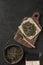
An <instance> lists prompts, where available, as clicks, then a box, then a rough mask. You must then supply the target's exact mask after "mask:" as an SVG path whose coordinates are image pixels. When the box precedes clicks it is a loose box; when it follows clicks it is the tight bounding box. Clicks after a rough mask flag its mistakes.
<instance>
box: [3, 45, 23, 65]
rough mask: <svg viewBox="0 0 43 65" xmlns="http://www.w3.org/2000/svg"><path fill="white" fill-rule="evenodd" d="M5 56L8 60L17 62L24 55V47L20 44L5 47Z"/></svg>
mask: <svg viewBox="0 0 43 65" xmlns="http://www.w3.org/2000/svg"><path fill="white" fill-rule="evenodd" d="M4 56H5V59H6V61H7V62H9V63H11V64H15V63H17V62H19V61H20V60H21V59H22V57H23V49H22V48H21V47H20V46H17V45H12V46H8V47H7V48H6V49H5V52H4Z"/></svg>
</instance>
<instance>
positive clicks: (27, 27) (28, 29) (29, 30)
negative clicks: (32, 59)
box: [22, 22, 36, 36]
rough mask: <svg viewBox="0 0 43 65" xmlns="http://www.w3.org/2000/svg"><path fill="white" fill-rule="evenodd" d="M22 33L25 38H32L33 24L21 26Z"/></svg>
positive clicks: (34, 29)
mask: <svg viewBox="0 0 43 65" xmlns="http://www.w3.org/2000/svg"><path fill="white" fill-rule="evenodd" d="M22 28H23V31H24V33H25V34H26V35H27V36H33V35H35V33H36V27H35V25H34V24H32V23H30V22H27V23H25V24H23V25H22Z"/></svg>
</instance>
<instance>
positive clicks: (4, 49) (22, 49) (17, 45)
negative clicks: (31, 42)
mask: <svg viewBox="0 0 43 65" xmlns="http://www.w3.org/2000/svg"><path fill="white" fill-rule="evenodd" d="M12 46H17V47H19V48H20V49H21V50H22V55H21V57H20V58H19V59H18V60H17V61H16V62H14V63H10V62H9V61H8V60H7V59H6V58H5V51H6V49H7V48H9V47H12ZM23 55H24V53H23V48H22V47H21V46H20V45H18V44H11V45H7V46H6V47H5V48H4V51H3V57H4V60H5V61H6V62H7V63H9V64H17V63H18V62H19V61H21V59H22V58H23Z"/></svg>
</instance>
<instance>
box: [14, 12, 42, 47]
mask: <svg viewBox="0 0 43 65" xmlns="http://www.w3.org/2000/svg"><path fill="white" fill-rule="evenodd" d="M28 18H29V17H25V18H23V20H22V22H23V21H25V20H28ZM30 18H31V19H32V20H33V21H34V22H35V24H36V25H37V26H38V27H39V29H40V30H41V29H42V27H41V25H40V23H39V18H40V14H39V12H35V13H33V15H32V16H31V17H30ZM39 33H40V32H39ZM39 33H38V34H37V35H36V36H35V37H34V38H32V39H29V38H27V37H26V36H25V35H24V34H23V33H22V32H21V30H20V29H19V28H18V30H17V32H16V34H15V35H14V40H15V41H17V42H18V43H20V44H22V45H24V46H26V47H28V48H35V45H34V44H35V42H36V40H37V38H38V36H39Z"/></svg>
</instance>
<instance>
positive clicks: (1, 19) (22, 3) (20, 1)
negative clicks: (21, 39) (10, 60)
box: [0, 0, 43, 65]
mask: <svg viewBox="0 0 43 65" xmlns="http://www.w3.org/2000/svg"><path fill="white" fill-rule="evenodd" d="M35 11H39V13H40V14H41V17H40V24H41V26H42V27H43V0H0V65H9V64H7V63H6V62H5V60H4V57H3V51H4V48H5V47H6V46H7V45H11V44H14V43H16V42H15V41H14V40H13V37H14V33H15V32H16V31H17V27H18V25H20V23H21V21H22V19H23V17H25V16H31V15H32V14H33V13H34V12H35ZM8 40H9V41H11V43H7V41H8ZM35 45H36V48H35V49H29V48H26V47H24V46H22V47H23V49H24V52H25V58H28V55H29V53H31V54H32V53H36V54H39V53H40V52H41V53H42V54H43V29H42V31H41V33H40V35H39V37H38V40H37V41H36V44H35ZM34 57H35V56H34ZM40 60H41V65H43V57H40ZM17 65H24V58H23V59H22V61H21V62H20V63H19V64H17Z"/></svg>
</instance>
